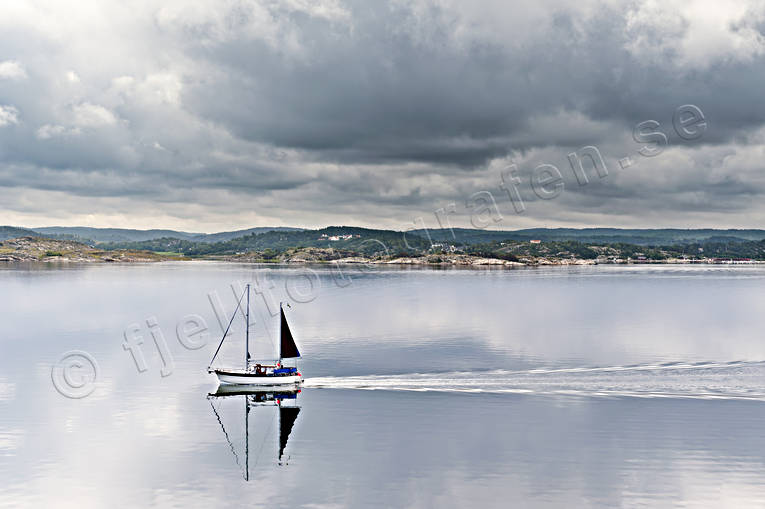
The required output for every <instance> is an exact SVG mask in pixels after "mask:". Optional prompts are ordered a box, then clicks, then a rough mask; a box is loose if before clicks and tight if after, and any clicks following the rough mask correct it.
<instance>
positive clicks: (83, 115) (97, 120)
mask: <svg viewBox="0 0 765 509" xmlns="http://www.w3.org/2000/svg"><path fill="white" fill-rule="evenodd" d="M72 113H73V114H74V119H73V120H74V121H73V123H74V125H76V126H79V127H101V126H106V125H113V124H116V123H117V117H116V116H115V115H114V113H112V112H111V111H110V110H108V109H106V108H104V107H103V106H100V105H98V104H91V103H82V104H78V105H76V106H74V107H72Z"/></svg>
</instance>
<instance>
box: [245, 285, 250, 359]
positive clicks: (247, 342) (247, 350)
mask: <svg viewBox="0 0 765 509" xmlns="http://www.w3.org/2000/svg"><path fill="white" fill-rule="evenodd" d="M244 345H245V346H244V370H245V371H247V370H249V369H250V284H249V283H247V332H245V340H244Z"/></svg>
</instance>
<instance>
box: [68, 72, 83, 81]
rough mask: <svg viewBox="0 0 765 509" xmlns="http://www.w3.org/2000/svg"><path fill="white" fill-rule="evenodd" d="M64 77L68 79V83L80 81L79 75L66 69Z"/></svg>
mask: <svg viewBox="0 0 765 509" xmlns="http://www.w3.org/2000/svg"><path fill="white" fill-rule="evenodd" d="M66 79H67V80H69V83H79V82H80V76H79V75H78V74H77V73H76V72H74V71H67V72H66Z"/></svg>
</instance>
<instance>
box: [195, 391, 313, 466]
mask: <svg viewBox="0 0 765 509" xmlns="http://www.w3.org/2000/svg"><path fill="white" fill-rule="evenodd" d="M298 394H300V389H299V388H297V387H292V388H279V389H277V388H274V387H268V388H266V387H253V386H246V385H220V386H219V387H218V390H217V391H215V392H212V393H210V394H208V395H207V399H208V401H210V407H211V408H212V410H213V413H214V414H215V417H216V419H218V424H220V427H221V429H222V430H223V435H224V436H225V437H226V442H228V445H229V448H230V449H231V452H232V453H233V454H234V458H235V459H236V463H237V465H240V466H241V464H240V459H239V455H237V453H236V448H235V447H234V444H233V443H232V442H231V439H230V437H229V434H228V432H226V427H225V426H224V425H223V421H222V420H221V415H220V412H219V408H220V406H219V408H216V405H215V403H216V402H219V403H220V402H222V400H223V399H225V398H238V397H241V398H242V400H243V401H244V430H245V433H244V435H245V439H244V472H243V474H244V479H245V480H246V481H249V480H250V412H251V411H255V410H257V409H261V408H263V407H271V408H273V407H277V408H278V409H279V411H278V419H279V425H278V426H277V428H278V430H279V452H278V456H277V463H278V464H279V465H287V463H288V461H289V456H286V457H285V454H284V452H285V449H286V447H287V441H288V440H289V437H290V433H291V432H292V428H293V426H294V425H295V421H296V420H297V418H298V414H300V407H299V406H297V397H298ZM258 411H260V410H258ZM266 438H267V437H266ZM261 449H262V447H261ZM255 460H256V461H257V458H255Z"/></svg>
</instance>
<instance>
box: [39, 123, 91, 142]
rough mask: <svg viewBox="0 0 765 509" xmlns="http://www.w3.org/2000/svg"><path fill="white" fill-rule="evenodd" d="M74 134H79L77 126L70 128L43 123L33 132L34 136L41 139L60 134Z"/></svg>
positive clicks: (56, 136) (55, 136)
mask: <svg viewBox="0 0 765 509" xmlns="http://www.w3.org/2000/svg"><path fill="white" fill-rule="evenodd" d="M76 134H80V129H79V128H76V127H75V128H71V127H66V126H63V125H56V124H45V125H44V126H42V127H40V128H39V129H38V130H37V131H36V132H35V136H37V138H38V139H41V140H48V139H50V138H58V137H60V136H71V135H76Z"/></svg>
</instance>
